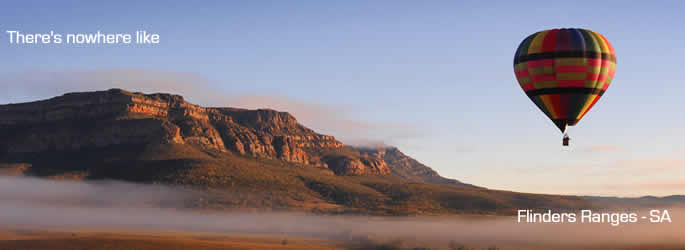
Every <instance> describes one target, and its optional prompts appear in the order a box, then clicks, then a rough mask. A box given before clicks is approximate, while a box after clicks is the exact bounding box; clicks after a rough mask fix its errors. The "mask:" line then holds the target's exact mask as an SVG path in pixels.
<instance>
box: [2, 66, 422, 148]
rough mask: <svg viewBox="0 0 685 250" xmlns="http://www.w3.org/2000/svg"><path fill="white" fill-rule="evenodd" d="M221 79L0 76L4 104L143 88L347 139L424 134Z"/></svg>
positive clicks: (113, 73) (138, 74)
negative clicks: (233, 87)
mask: <svg viewBox="0 0 685 250" xmlns="http://www.w3.org/2000/svg"><path fill="white" fill-rule="evenodd" d="M217 85H218V83H216V82H213V81H212V80H210V79H208V78H205V77H203V76H202V75H199V74H196V73H190V72H164V71H148V70H141V69H127V68H120V69H108V70H98V71H78V70H72V71H34V72H24V73H15V74H9V75H4V76H0V88H2V89H3V90H4V91H3V92H2V93H0V103H17V102H26V101H33V100H39V99H45V98H50V97H53V96H56V95H61V94H64V93H67V92H79V91H80V92H83V91H95V90H106V89H110V88H121V89H126V90H129V91H139V92H144V93H159V92H163V93H173V94H179V95H182V96H184V97H185V98H186V100H188V101H189V102H192V103H195V104H199V105H202V106H212V107H219V106H230V107H241V108H249V109H258V108H270V109H275V110H279V111H286V112H289V113H291V114H293V115H294V116H295V117H296V118H297V119H298V121H299V122H300V123H302V124H304V125H306V126H308V127H310V128H312V129H314V130H316V131H318V132H321V133H324V134H329V135H333V136H336V137H337V138H338V139H340V140H342V141H343V142H345V143H346V144H354V145H377V144H393V143H394V142H396V141H397V140H403V139H406V138H414V137H420V136H421V134H422V133H421V129H420V128H419V127H418V126H416V125H412V124H408V123H401V122H378V121H366V120H361V119H358V118H355V117H356V116H357V115H356V114H357V113H358V112H360V111H361V110H359V108H362V106H343V105H335V104H321V103H314V102H308V101H303V100H298V99H294V98H291V97H286V96H279V95H246V94H240V93H227V92H226V91H225V90H220V89H218V88H217V87H216V86H217Z"/></svg>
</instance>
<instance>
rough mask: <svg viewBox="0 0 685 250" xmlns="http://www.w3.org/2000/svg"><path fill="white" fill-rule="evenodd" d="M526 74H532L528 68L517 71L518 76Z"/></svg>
mask: <svg viewBox="0 0 685 250" xmlns="http://www.w3.org/2000/svg"><path fill="white" fill-rule="evenodd" d="M526 76H530V72H528V69H523V70H519V71H516V77H518V78H521V77H526Z"/></svg>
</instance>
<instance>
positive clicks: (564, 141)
mask: <svg viewBox="0 0 685 250" xmlns="http://www.w3.org/2000/svg"><path fill="white" fill-rule="evenodd" d="M570 140H571V138H569V137H568V133H567V132H564V137H563V139H561V145H563V146H564V147H568V143H569V141H570Z"/></svg>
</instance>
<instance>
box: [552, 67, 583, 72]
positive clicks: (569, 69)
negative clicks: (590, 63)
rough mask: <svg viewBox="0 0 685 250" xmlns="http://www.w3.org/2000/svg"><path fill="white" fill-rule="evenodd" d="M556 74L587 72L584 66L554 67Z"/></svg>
mask: <svg viewBox="0 0 685 250" xmlns="http://www.w3.org/2000/svg"><path fill="white" fill-rule="evenodd" d="M556 70H557V73H574V72H587V66H585V65H560V66H557V67H556Z"/></svg>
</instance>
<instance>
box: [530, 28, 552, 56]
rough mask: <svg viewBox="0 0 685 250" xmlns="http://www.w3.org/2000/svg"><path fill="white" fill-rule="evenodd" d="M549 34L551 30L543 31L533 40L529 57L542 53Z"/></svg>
mask: <svg viewBox="0 0 685 250" xmlns="http://www.w3.org/2000/svg"><path fill="white" fill-rule="evenodd" d="M547 33H549V30H545V31H542V32H540V33H539V34H538V35H537V36H535V38H533V41H531V42H530V46H529V47H528V54H529V55H530V54H534V53H540V51H542V41H543V40H544V39H545V36H547Z"/></svg>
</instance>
